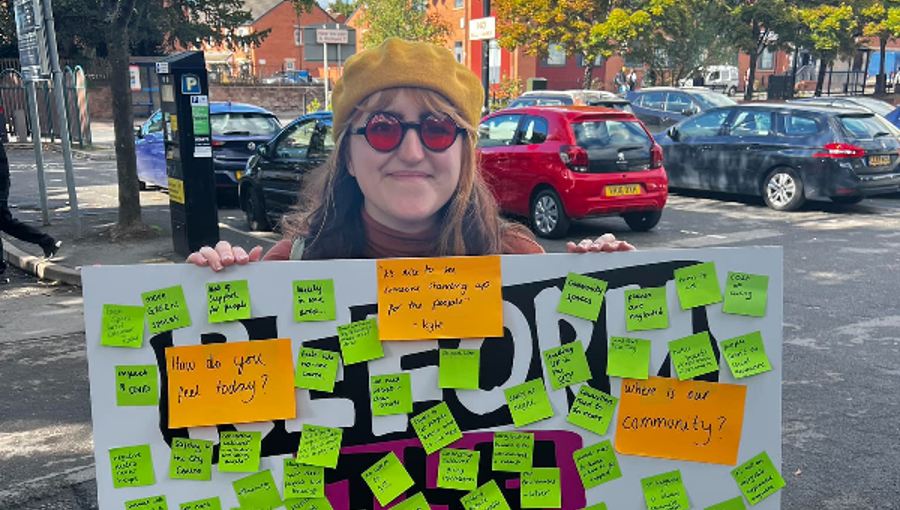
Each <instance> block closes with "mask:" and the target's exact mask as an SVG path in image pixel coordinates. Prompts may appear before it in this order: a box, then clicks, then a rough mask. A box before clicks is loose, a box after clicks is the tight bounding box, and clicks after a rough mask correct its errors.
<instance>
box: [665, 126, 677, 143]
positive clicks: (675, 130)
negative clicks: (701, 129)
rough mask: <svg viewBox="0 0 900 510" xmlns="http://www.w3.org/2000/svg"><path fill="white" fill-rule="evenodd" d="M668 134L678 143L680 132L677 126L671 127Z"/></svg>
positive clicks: (667, 131)
mask: <svg viewBox="0 0 900 510" xmlns="http://www.w3.org/2000/svg"><path fill="white" fill-rule="evenodd" d="M666 134H667V135H669V138H670V139H671V140H673V141H675V142H677V141H678V130H677V129H675V126H672V127H670V128H669V129H668V130H666Z"/></svg>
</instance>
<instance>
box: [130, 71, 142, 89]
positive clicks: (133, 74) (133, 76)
mask: <svg viewBox="0 0 900 510" xmlns="http://www.w3.org/2000/svg"><path fill="white" fill-rule="evenodd" d="M128 75H129V77H130V81H131V90H132V92H140V90H141V68H140V67H138V66H128Z"/></svg>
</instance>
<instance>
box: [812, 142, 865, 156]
mask: <svg viewBox="0 0 900 510" xmlns="http://www.w3.org/2000/svg"><path fill="white" fill-rule="evenodd" d="M822 149H823V151H822V152H817V153H815V154H813V157H814V158H862V157H865V155H866V150H865V149H863V148H862V147H857V146H855V145H850V144H848V143H827V144H825V147H823V148H822Z"/></svg>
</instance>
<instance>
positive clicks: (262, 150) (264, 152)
mask: <svg viewBox="0 0 900 510" xmlns="http://www.w3.org/2000/svg"><path fill="white" fill-rule="evenodd" d="M256 152H258V153H259V155H260V156H262V157H264V158H268V157H269V145H268V144H265V143H264V144H260V146H259V147H257V148H256Z"/></svg>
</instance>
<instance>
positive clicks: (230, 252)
mask: <svg viewBox="0 0 900 510" xmlns="http://www.w3.org/2000/svg"><path fill="white" fill-rule="evenodd" d="M216 253H217V254H218V255H219V261H221V262H222V265H223V266H230V265H232V264H234V263H235V259H236V257H235V253H234V249H233V248H232V247H231V243H229V242H228V241H219V242H218V243H216ZM217 271H218V270H217Z"/></svg>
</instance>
